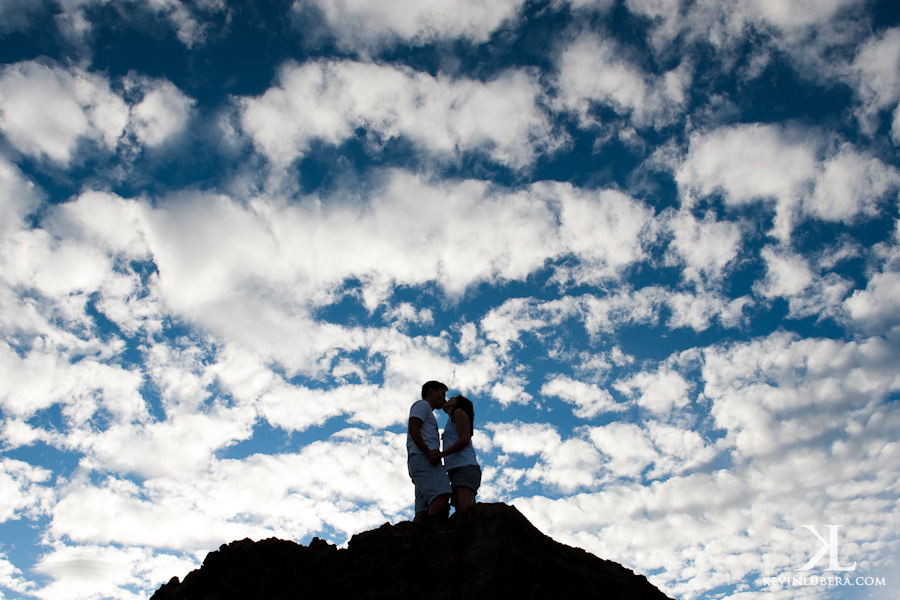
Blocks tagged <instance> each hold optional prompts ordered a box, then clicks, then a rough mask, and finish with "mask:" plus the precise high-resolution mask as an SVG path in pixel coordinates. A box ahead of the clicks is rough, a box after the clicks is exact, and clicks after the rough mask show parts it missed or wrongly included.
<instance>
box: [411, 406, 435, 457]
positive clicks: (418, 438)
mask: <svg viewBox="0 0 900 600" xmlns="http://www.w3.org/2000/svg"><path fill="white" fill-rule="evenodd" d="M423 422H424V421H422V419H420V418H419V417H410V418H409V424H408V425H407V427H406V431H407V432H408V433H409V437H411V438H412V441H413V443H414V444H415V445H416V446H418V447H419V450H421V451H422V452H423V453H424V454H425V456H427V457H428V460H429V461H431V462H432V463H438V462H440V460H441V452H440V450H438V449H431V448H429V447H428V446H426V445H425V440H424V439H423V438H422V423H423Z"/></svg>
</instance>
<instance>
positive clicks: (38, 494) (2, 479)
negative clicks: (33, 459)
mask: <svg viewBox="0 0 900 600" xmlns="http://www.w3.org/2000/svg"><path fill="white" fill-rule="evenodd" d="M51 475H52V474H51V472H50V471H48V470H47V469H43V468H41V467H35V466H33V465H30V464H28V463H26V462H23V461H20V460H13V459H11V458H4V459H3V460H2V461H0V523H3V522H6V521H10V520H13V519H19V518H22V517H23V516H25V515H31V516H35V515H37V514H40V513H42V512H43V511H44V510H46V508H47V505H48V504H49V501H50V500H51V498H52V495H53V491H52V489H51V488H50V487H48V486H46V485H44V484H45V483H47V482H48V481H49V480H50V478H51ZM0 581H2V579H0Z"/></svg>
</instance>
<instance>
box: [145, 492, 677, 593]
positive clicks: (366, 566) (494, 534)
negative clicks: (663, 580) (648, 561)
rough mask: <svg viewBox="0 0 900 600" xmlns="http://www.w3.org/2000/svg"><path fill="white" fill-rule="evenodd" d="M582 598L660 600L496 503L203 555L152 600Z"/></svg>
mask: <svg viewBox="0 0 900 600" xmlns="http://www.w3.org/2000/svg"><path fill="white" fill-rule="evenodd" d="M319 598H323V599H325V598H327V599H329V600H331V599H341V598H353V599H354V600H358V599H376V598H377V599H383V600H387V599H394V598H398V599H399V598H403V599H404V600H415V599H419V598H422V599H426V598H428V599H435V600H451V599H452V600H456V599H486V600H503V599H506V598H509V599H516V600H528V599H532V598H534V599H538V598H540V599H541V600H546V599H552V598H564V599H575V598H591V599H601V600H602V599H622V600H666V599H667V596H666V595H664V594H663V593H662V592H660V591H659V590H658V589H657V588H655V587H654V586H653V585H651V584H650V582H648V581H647V579H646V578H645V577H644V576H643V575H636V574H634V573H633V572H632V571H630V570H629V569H626V568H625V567H623V566H622V565H619V564H617V563H614V562H611V561H608V560H603V559H601V558H597V557H596V556H594V555H593V554H589V553H588V552H585V551H584V550H580V549H578V548H572V547H570V546H566V545H564V544H560V543H559V542H556V541H554V540H553V539H551V538H549V537H547V536H546V535H544V534H543V533H541V532H540V531H538V530H537V529H536V528H535V527H534V526H533V525H532V524H531V523H530V522H529V521H528V520H527V519H526V518H525V517H524V516H522V514H521V513H520V512H519V511H518V510H516V509H515V508H513V507H511V506H507V505H505V504H501V503H498V504H476V505H475V506H472V507H469V508H467V509H464V510H462V511H460V512H458V513H456V514H454V515H453V516H451V517H450V519H449V520H445V521H429V522H426V523H422V524H414V523H411V522H404V523H398V524H397V525H391V524H389V523H386V524H384V525H382V526H381V527H379V528H378V529H373V530H372V531H366V532H363V533H359V534H356V535H354V536H353V537H352V538H351V539H350V543H349V545H348V547H347V549H338V548H337V547H335V546H334V545H332V544H329V543H327V542H325V541H322V540H320V539H319V538H313V540H312V542H310V544H309V546H308V547H306V546H301V545H300V544H297V543H294V542H290V541H285V540H279V539H275V538H271V539H268V540H263V541H259V542H254V541H251V540H241V541H237V542H232V543H231V544H227V545H224V546H222V547H221V548H219V550H217V551H215V552H210V553H209V554H208V555H207V556H206V560H204V561H203V566H202V567H201V568H199V569H197V570H195V571H192V572H191V573H189V574H188V575H187V576H186V577H185V578H184V581H181V582H180V581H179V580H178V578H177V577H175V578H173V579H172V580H171V581H170V582H169V583H167V584H165V585H163V586H162V587H160V588H159V590H157V592H156V593H155V594H153V596H152V598H151V600H230V599H235V600H237V599H240V600H247V599H260V600H281V599H284V600H297V599H304V600H305V599H312V600H315V599H319Z"/></svg>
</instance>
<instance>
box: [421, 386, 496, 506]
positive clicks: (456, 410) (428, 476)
mask: <svg viewBox="0 0 900 600" xmlns="http://www.w3.org/2000/svg"><path fill="white" fill-rule="evenodd" d="M438 408H442V409H443V410H444V412H445V413H447V424H446V425H445V426H444V435H443V441H444V443H443V449H441V438H440V436H439V434H438V425H437V419H435V418H434V412H433V411H434V410H436V409H438ZM474 422H475V409H474V408H473V406H472V402H471V401H470V400H469V399H468V398H466V397H465V396H454V397H452V398H450V399H449V400H447V386H446V385H444V384H443V383H441V382H440V381H428V382H426V383H425V385H423V386H422V399H421V400H418V401H416V402H415V403H414V404H413V405H412V407H411V408H410V409H409V426H408V428H407V435H406V454H407V466H408V467H409V476H410V478H411V479H412V481H413V484H415V486H416V516H415V518H414V519H413V521H414V522H417V523H418V522H421V521H422V520H424V519H425V517H426V516H428V515H439V516H447V515H448V514H449V513H450V505H449V504H448V503H449V502H450V498H451V496H452V498H453V506H455V507H456V510H461V509H463V508H465V507H467V506H471V505H472V504H475V495H476V494H477V493H478V486H480V485H481V467H480V466H478V459H477V458H476V456H475V448H474V447H473V446H472V434H473V433H474V431H475V429H474ZM442 460H443V462H442Z"/></svg>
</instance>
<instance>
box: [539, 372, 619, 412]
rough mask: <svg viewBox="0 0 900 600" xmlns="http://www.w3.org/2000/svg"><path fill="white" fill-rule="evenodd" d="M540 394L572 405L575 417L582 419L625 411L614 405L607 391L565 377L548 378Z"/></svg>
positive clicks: (594, 385)
mask: <svg viewBox="0 0 900 600" xmlns="http://www.w3.org/2000/svg"><path fill="white" fill-rule="evenodd" d="M541 394H542V395H544V396H553V397H557V398H560V399H562V400H563V401H564V402H566V403H568V404H572V405H574V406H575V408H574V409H573V412H574V413H575V416H576V417H580V418H582V419H591V418H593V417H596V416H597V415H601V414H604V413H608V412H620V411H623V410H625V407H624V406H622V405H620V404H618V403H616V401H615V399H614V398H613V397H612V394H610V393H609V391H608V390H607V389H605V388H603V387H600V386H599V385H596V384H592V383H585V382H583V381H576V380H574V379H571V378H569V377H565V376H555V377H552V378H550V379H549V380H548V381H547V382H546V383H544V385H543V386H542V387H541Z"/></svg>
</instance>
